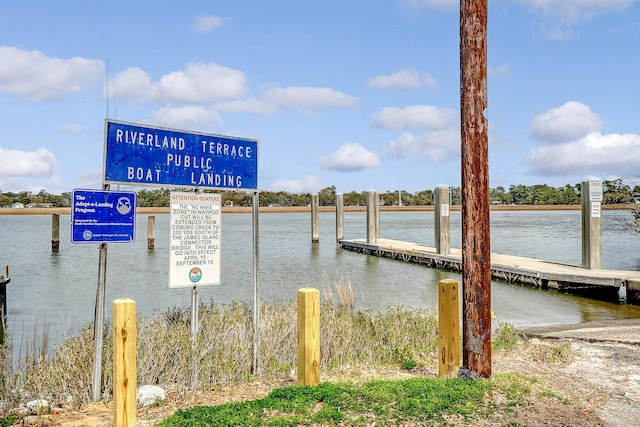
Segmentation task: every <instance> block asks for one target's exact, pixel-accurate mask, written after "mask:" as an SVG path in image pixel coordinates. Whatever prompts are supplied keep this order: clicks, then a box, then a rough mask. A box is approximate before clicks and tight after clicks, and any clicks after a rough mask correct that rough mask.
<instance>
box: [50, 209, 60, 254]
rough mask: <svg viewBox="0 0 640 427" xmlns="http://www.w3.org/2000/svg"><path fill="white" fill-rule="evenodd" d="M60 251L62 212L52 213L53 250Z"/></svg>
mask: <svg viewBox="0 0 640 427" xmlns="http://www.w3.org/2000/svg"><path fill="white" fill-rule="evenodd" d="M59 251H60V214H52V215H51V252H59Z"/></svg>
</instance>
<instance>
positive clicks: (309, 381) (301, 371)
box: [298, 288, 320, 385]
mask: <svg viewBox="0 0 640 427" xmlns="http://www.w3.org/2000/svg"><path fill="white" fill-rule="evenodd" d="M298 384H299V385H318V384H320V291H319V290H317V289H314V288H302V289H298Z"/></svg>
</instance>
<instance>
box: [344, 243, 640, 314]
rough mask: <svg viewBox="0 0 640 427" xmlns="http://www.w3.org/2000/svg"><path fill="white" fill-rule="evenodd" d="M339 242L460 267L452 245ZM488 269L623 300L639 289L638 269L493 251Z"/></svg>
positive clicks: (450, 267) (509, 278)
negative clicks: (442, 249) (441, 250)
mask: <svg viewBox="0 0 640 427" xmlns="http://www.w3.org/2000/svg"><path fill="white" fill-rule="evenodd" d="M338 245H339V246H340V247H341V248H343V249H346V250H350V251H355V252H359V253H363V254H367V255H375V256H381V257H386V258H391V259H396V260H401V261H405V262H411V263H417V264H425V265H427V266H429V267H434V268H439V269H443V270H450V271H456V272H459V271H461V270H462V250H461V249H454V248H452V249H450V251H449V253H448V254H438V253H437V251H436V248H434V247H430V246H425V245H421V244H419V243H410V242H403V241H399V240H390V239H377V240H376V242H375V243H368V242H367V241H366V240H364V239H355V240H339V241H338ZM491 273H492V276H493V277H494V278H495V279H499V280H505V281H507V282H509V283H521V284H527V285H533V286H537V287H540V288H543V289H545V288H556V289H559V290H560V289H581V288H592V287H610V288H617V290H618V296H619V299H620V300H621V301H623V300H624V301H626V291H627V290H629V291H634V292H637V291H640V271H625V270H603V269H586V268H582V267H580V266H576V265H570V264H564V263H559V262H553V261H545V260H541V259H536V258H525V257H518V256H512V255H502V254H496V253H492V254H491Z"/></svg>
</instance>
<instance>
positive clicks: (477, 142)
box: [460, 0, 491, 377]
mask: <svg viewBox="0 0 640 427" xmlns="http://www.w3.org/2000/svg"><path fill="white" fill-rule="evenodd" d="M487 10H488V0H461V1H460V68H461V79H460V80H461V81H460V118H461V136H462V150H461V151H462V153H461V154H462V286H463V332H462V337H463V361H462V364H463V367H464V368H465V369H468V370H470V371H471V372H473V373H475V374H477V375H479V376H481V377H490V376H491V246H490V238H489V237H490V226H489V213H490V212H489V162H488V157H489V149H488V125H487V120H486V118H485V117H484V111H485V109H486V108H487Z"/></svg>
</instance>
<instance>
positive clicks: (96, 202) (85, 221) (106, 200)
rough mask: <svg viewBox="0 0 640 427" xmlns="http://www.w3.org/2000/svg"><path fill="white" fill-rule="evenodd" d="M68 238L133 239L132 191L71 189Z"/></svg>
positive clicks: (81, 240)
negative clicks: (69, 236) (69, 232)
mask: <svg viewBox="0 0 640 427" xmlns="http://www.w3.org/2000/svg"><path fill="white" fill-rule="evenodd" d="M72 197H73V198H72V201H71V242H72V243H104V242H133V241H134V240H135V231H136V193H132V192H123V191H99V190H73V195H72Z"/></svg>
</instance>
